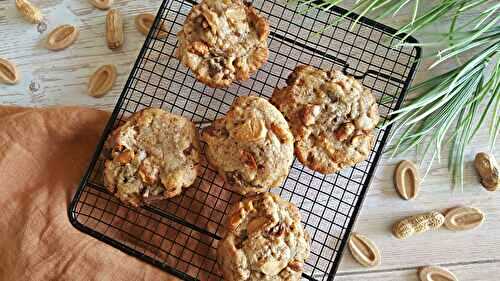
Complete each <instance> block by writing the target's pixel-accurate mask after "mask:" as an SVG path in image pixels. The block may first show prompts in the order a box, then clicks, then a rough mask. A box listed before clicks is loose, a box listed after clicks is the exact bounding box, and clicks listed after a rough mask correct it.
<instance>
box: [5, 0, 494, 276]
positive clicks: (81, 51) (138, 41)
mask: <svg viewBox="0 0 500 281" xmlns="http://www.w3.org/2000/svg"><path fill="white" fill-rule="evenodd" d="M33 2H34V3H36V4H37V5H38V6H39V7H41V8H42V10H43V13H44V15H45V17H46V18H47V19H48V30H51V29H52V28H54V27H55V26H57V25H60V24H63V23H69V24H74V25H76V26H78V27H79V28H80V38H79V39H78V41H77V43H76V44H75V45H74V46H72V47H71V48H69V49H67V50H65V51H62V52H55V53H54V52H50V51H48V50H47V49H45V48H43V47H42V41H43V39H44V37H45V36H46V34H47V31H45V32H44V33H40V32H39V31H38V30H37V27H36V25H31V24H28V23H27V22H25V21H24V20H23V19H22V18H21V16H20V15H19V13H17V11H16V8H15V5H14V0H0V57H1V58H7V59H9V60H12V61H13V62H15V63H16V64H17V66H18V68H19V70H20V72H21V75H22V80H21V82H20V83H19V84H18V85H15V86H5V85H0V104H3V105H22V106H36V107H41V106H54V105H82V106H90V107H95V108H100V109H105V110H111V109H112V108H113V107H114V103H115V101H116V99H117V97H118V95H119V94H120V92H121V89H122V87H123V85H124V83H125V80H126V79H127V76H128V73H129V70H130V67H131V65H132V63H133V62H134V61H135V58H136V55H137V53H138V50H139V48H140V47H141V46H142V44H143V40H144V36H143V35H141V34H140V33H139V32H137V30H136V28H135V26H134V24H133V18H134V16H135V15H137V14H139V13H142V12H153V13H155V12H156V9H157V8H158V7H159V5H160V3H161V1H160V0H143V1H133V0H115V5H114V6H115V7H116V8H119V9H120V11H121V12H122V14H123V15H124V22H125V31H126V43H125V46H124V47H123V48H122V49H120V50H118V51H111V50H109V49H108V48H107V47H106V44H105V42H104V25H103V24H104V19H105V12H103V11H100V10H97V9H95V8H93V7H92V6H91V5H90V4H89V3H88V2H87V1H86V0H44V1H42V0H33ZM406 16H408V15H407V14H405V13H403V14H401V15H400V16H398V17H394V18H391V19H389V20H388V21H386V23H388V24H389V25H393V26H395V25H397V23H398V22H400V21H401V20H402V19H404V18H405V17H406ZM105 63H115V64H117V66H118V71H119V78H118V81H117V83H116V85H115V87H114V88H113V90H112V92H111V93H110V94H108V95H107V96H105V97H103V98H101V99H94V98H91V97H88V96H87V95H86V89H87V82H88V78H89V76H90V75H91V74H92V73H93V71H94V70H95V69H96V68H97V67H98V66H100V65H102V64H105ZM451 63H452V62H450V63H449V64H444V65H442V66H441V67H440V68H437V69H436V70H434V71H430V72H429V71H421V72H420V73H419V74H418V75H417V81H419V80H422V79H425V78H426V77H429V76H430V75H432V74H433V73H437V72H439V71H442V70H443V69H446V68H449V67H450V66H451V65H450V64H451ZM425 66H426V64H425V63H424V65H422V66H421V69H424V68H425ZM487 140H488V134H487V130H486V129H483V130H481V131H480V132H479V133H478V136H477V137H476V139H475V141H474V143H473V145H472V146H471V147H470V149H468V151H467V153H466V159H467V165H466V168H465V176H466V178H465V187H464V191H463V192H461V191H458V190H451V188H450V185H449V182H448V175H447V168H446V161H443V162H442V163H440V164H439V163H436V164H434V166H433V168H432V169H431V172H430V174H429V176H428V177H427V178H426V180H425V182H424V184H423V188H422V191H421V194H420V196H419V197H418V199H417V200H415V201H412V202H407V201H403V200H401V199H400V198H399V196H398V195H397V194H396V192H395V190H394V187H393V182H392V175H393V170H394V166H395V164H396V163H397V162H398V161H399V160H401V159H403V158H397V159H389V158H388V157H384V158H383V159H382V161H381V162H380V165H379V167H378V170H377V173H376V176H375V179H374V181H373V183H372V185H371V187H370V191H369V194H368V196H367V198H366V200H365V203H364V206H363V208H362V211H361V214H360V216H359V218H358V220H357V222H356V226H355V230H356V231H358V232H360V233H363V234H365V235H367V236H369V237H370V238H371V239H372V240H373V241H375V242H376V243H377V244H378V246H379V248H380V250H381V253H382V264H381V265H380V266H378V267H376V268H373V269H366V268H362V267H360V266H359V265H358V264H356V263H355V262H354V261H353V259H352V257H351V256H350V254H349V253H348V252H346V254H345V255H344V258H343V261H342V264H341V266H340V270H339V273H338V275H337V278H336V279H335V280H339V281H360V280H374V281H379V280H380V281H382V280H384V281H386V280H389V281H397V280H402V281H414V280H417V279H418V278H417V274H416V270H417V268H419V267H421V266H425V265H431V264H433V265H442V266H445V267H447V268H448V269H450V270H451V271H453V272H454V273H455V274H456V275H457V276H458V277H459V280H470V281H497V280H500V225H499V220H500V192H496V193H492V192H486V191H485V190H484V189H483V188H482V187H481V186H480V184H479V183H478V179H477V176H476V175H475V172H474V170H473V167H472V164H471V161H472V159H473V158H474V155H475V154H476V153H477V152H479V151H486V150H487V148H488V146H487V142H488V141H487ZM494 155H495V156H496V158H497V159H500V151H499V150H498V149H497V150H496V151H494ZM415 156H416V155H415V153H414V152H413V153H412V152H410V153H409V154H408V155H407V156H405V158H408V159H414V158H415ZM444 157H446V155H445V156H444ZM444 159H446V158H444ZM456 205H469V206H475V207H478V208H480V209H482V210H483V211H484V212H485V213H486V215H487V219H486V222H485V223H484V225H483V226H482V227H481V228H480V229H478V230H472V231H466V232H460V233H453V232H451V231H447V230H440V231H438V232H432V233H426V234H424V235H420V236H416V237H413V238H411V239H409V240H406V241H400V240H397V239H395V238H394V237H392V236H391V234H390V228H391V226H392V224H393V223H394V222H395V221H396V220H398V219H400V218H402V217H404V216H408V215H412V214H415V213H420V212H425V211H429V210H433V209H446V208H449V207H453V206H456Z"/></svg>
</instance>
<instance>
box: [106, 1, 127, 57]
mask: <svg viewBox="0 0 500 281" xmlns="http://www.w3.org/2000/svg"><path fill="white" fill-rule="evenodd" d="M124 40H125V36H124V33H123V21H122V17H121V15H120V12H118V10H115V9H113V10H110V11H109V12H108V14H107V16H106V41H107V42H108V47H109V48H110V49H117V48H120V47H121V46H122V45H123V42H124Z"/></svg>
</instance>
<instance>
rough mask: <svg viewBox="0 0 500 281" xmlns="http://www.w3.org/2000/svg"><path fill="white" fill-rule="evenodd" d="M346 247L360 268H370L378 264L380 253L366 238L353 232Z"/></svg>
mask: <svg viewBox="0 0 500 281" xmlns="http://www.w3.org/2000/svg"><path fill="white" fill-rule="evenodd" d="M348 245H349V250H350V251H351V254H352V256H353V257H354V259H355V260H356V261H357V262H358V263H359V264H361V265H362V266H366V267H372V266H377V265H379V264H380V252H379V250H378V248H377V245H375V243H373V242H372V241H371V240H370V239H368V237H366V236H364V235H361V234H359V233H356V232H353V233H352V234H351V237H350V238H349V242H348Z"/></svg>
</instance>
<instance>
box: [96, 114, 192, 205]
mask: <svg viewBox="0 0 500 281" xmlns="http://www.w3.org/2000/svg"><path fill="white" fill-rule="evenodd" d="M105 148H106V150H107V151H108V152H109V153H108V154H109V157H108V159H107V160H106V161H105V165H104V183H105V185H106V188H107V189H108V190H109V192H111V193H113V194H114V195H115V196H116V197H118V198H119V199H120V200H121V201H122V202H123V203H126V204H130V205H132V206H135V207H137V206H140V205H141V204H143V203H151V202H153V201H156V200H162V199H167V198H171V197H174V196H176V195H178V194H180V193H181V192H182V189H183V188H184V187H188V186H190V185H192V184H193V183H194V181H195V179H196V176H197V174H198V164H199V162H200V142H199V137H198V132H197V130H196V127H195V125H194V124H193V123H192V122H191V121H189V120H188V119H186V118H184V117H182V116H177V115H174V114H171V113H168V112H165V111H163V110H161V109H157V108H149V109H144V110H142V111H140V112H137V113H135V114H133V115H132V116H131V117H130V118H129V119H128V120H127V121H126V122H125V123H124V124H123V125H121V126H120V127H118V128H116V129H115V130H114V131H113V132H112V133H111V135H110V136H109V138H108V140H107V142H106V146H105Z"/></svg>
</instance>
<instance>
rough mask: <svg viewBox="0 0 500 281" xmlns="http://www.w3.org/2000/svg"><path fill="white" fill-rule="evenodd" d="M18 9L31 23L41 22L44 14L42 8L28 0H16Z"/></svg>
mask: <svg viewBox="0 0 500 281" xmlns="http://www.w3.org/2000/svg"><path fill="white" fill-rule="evenodd" d="M16 7H17V10H18V11H19V12H20V13H21V14H22V15H23V17H24V18H25V19H26V20H27V21H29V22H30V23H41V22H42V21H43V15H42V12H41V11H40V9H38V8H37V7H36V6H34V5H33V4H31V3H30V2H29V1H28V0H16Z"/></svg>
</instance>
